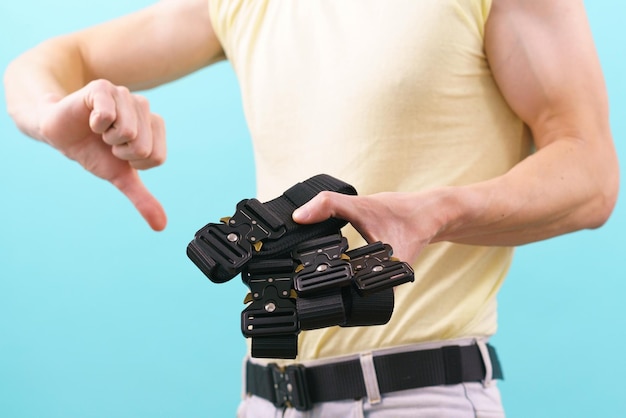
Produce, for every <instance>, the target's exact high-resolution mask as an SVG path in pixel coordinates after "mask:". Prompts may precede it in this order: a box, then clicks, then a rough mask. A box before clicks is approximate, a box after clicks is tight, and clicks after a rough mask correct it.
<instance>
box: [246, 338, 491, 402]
mask: <svg viewBox="0 0 626 418" xmlns="http://www.w3.org/2000/svg"><path fill="white" fill-rule="evenodd" d="M487 351H488V353H489V357H490V359H491V371H492V376H491V377H492V378H493V379H502V378H503V375H502V368H501V366H500V362H499V361H498V357H497V355H496V351H495V349H494V348H493V347H492V346H490V345H489V344H487ZM373 363H374V370H375V372H376V377H377V380H378V388H379V391H380V393H381V394H384V393H389V392H395V391H399V390H406V389H416V388H420V387H426V386H437V385H453V384H458V383H463V382H480V381H483V380H484V379H485V377H486V370H487V368H486V367H485V363H484V362H483V357H482V355H481V351H480V348H479V346H478V345H477V344H473V345H467V346H457V345H454V346H445V347H441V348H435V349H428V350H419V351H408V352H400V353H393V354H384V355H374V357H373ZM246 391H247V393H249V394H252V395H256V396H260V397H262V398H265V399H267V400H268V401H270V402H272V403H273V404H274V405H276V406H277V407H279V408H280V407H283V406H290V407H294V408H296V409H298V410H308V409H310V408H311V407H312V405H313V404H314V403H317V402H330V401H338V400H343V399H359V398H363V397H365V396H367V388H366V383H365V381H364V378H363V370H362V368H361V362H360V360H359V358H354V359H350V360H345V361H338V362H335V363H327V364H322V365H315V366H310V367H305V366H303V365H301V364H293V365H289V366H286V367H279V366H277V365H276V364H273V363H272V364H268V365H266V366H264V365H259V364H255V363H252V362H250V361H248V362H247V364H246Z"/></svg>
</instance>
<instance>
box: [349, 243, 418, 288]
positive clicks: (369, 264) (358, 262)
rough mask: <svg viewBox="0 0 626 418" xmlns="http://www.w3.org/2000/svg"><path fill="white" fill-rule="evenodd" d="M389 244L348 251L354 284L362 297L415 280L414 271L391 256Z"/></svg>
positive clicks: (375, 244)
mask: <svg viewBox="0 0 626 418" xmlns="http://www.w3.org/2000/svg"><path fill="white" fill-rule="evenodd" d="M392 253H393V250H392V248H391V246H390V245H389V244H383V243H382V242H374V243H372V244H369V245H366V246H363V247H361V248H357V249H355V250H351V251H348V252H347V253H346V255H347V256H348V257H350V264H351V265H352V270H353V271H354V284H355V286H356V290H357V292H358V293H359V294H360V295H363V296H365V295H368V294H371V293H374V292H379V291H381V290H383V289H388V288H391V287H394V286H398V285H400V284H403V283H406V282H412V281H413V280H414V279H415V275H414V273H413V269H412V268H411V266H410V265H409V264H407V263H404V262H402V261H400V260H398V259H396V258H393V257H392V256H391V255H392Z"/></svg>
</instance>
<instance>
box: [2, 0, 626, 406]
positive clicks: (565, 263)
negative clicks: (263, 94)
mask: <svg viewBox="0 0 626 418" xmlns="http://www.w3.org/2000/svg"><path fill="white" fill-rule="evenodd" d="M148 3H149V2H148V1H147V0H132V1H131V0H128V1H123V2H122V1H113V2H110V1H104V0H92V1H89V2H86V1H76V0H59V1H56V2H39V1H35V0H22V1H12V2H10V3H8V2H3V3H2V4H1V5H0V33H1V34H2V36H1V37H0V68H2V69H4V68H5V67H6V65H7V63H8V62H9V61H10V60H11V59H12V58H13V57H15V56H16V55H17V54H18V53H20V52H21V51H23V50H25V49H26V48H29V47H31V46H33V45H34V44H36V43H37V42H39V41H41V40H43V39H45V38H46V37H49V36H52V35H55V34H59V33H63V32H67V31H71V30H75V29H79V28H81V27H84V26H87V25H90V24H93V23H96V22H98V21H101V20H105V19H108V18H111V17H114V16H118V15H120V14H123V13H126V12H129V11H131V10H134V9H137V8H139V7H142V6H144V5H147V4H148ZM587 7H588V12H589V15H590V19H591V23H592V27H593V31H594V35H595V37H596V42H597V44H598V48H599V52H600V56H601V60H602V63H603V66H604V69H605V73H606V77H607V83H608V87H609V93H610V99H611V105H612V123H613V132H614V136H615V139H616V142H617V144H618V149H619V152H620V154H621V156H622V159H624V156H625V155H626V146H625V145H624V137H625V136H626V125H625V122H624V119H625V118H624V113H625V111H626V88H625V82H624V80H623V77H624V74H626V65H625V63H624V58H625V57H626V54H625V47H624V44H625V43H626V42H625V41H626V35H625V34H624V31H623V29H622V28H623V16H624V15H625V13H626V7H625V6H624V3H623V2H619V3H618V2H588V6H587ZM3 92H4V91H2V93H3ZM147 96H148V97H149V99H150V100H151V102H152V108H153V109H154V111H156V112H158V113H160V114H161V115H163V116H164V117H165V119H166V122H167V128H168V138H169V157H168V162H167V163H166V164H165V165H164V166H163V167H161V168H159V169H156V170H152V171H149V172H145V173H144V174H143V178H144V181H145V182H146V183H147V184H148V186H149V187H150V188H151V189H152V191H153V192H154V193H155V195H156V196H157V197H158V198H160V199H161V201H162V202H163V204H164V206H165V208H166V210H167V212H168V215H169V219H170V222H169V226H168V228H167V229H166V231H165V232H162V233H154V232H152V231H151V230H150V229H149V228H148V227H147V226H146V225H145V224H144V222H143V220H142V219H141V218H140V217H139V215H138V214H136V213H135V212H134V209H133V208H132V207H131V205H130V203H128V202H127V201H126V200H125V198H124V197H123V196H121V195H120V194H119V193H118V192H117V191H116V190H114V189H113V188H112V187H111V186H110V185H108V184H107V183H105V182H103V181H100V180H98V179H95V178H92V177H91V176H89V175H86V174H85V173H84V172H83V171H82V169H81V168H80V167H78V166H77V165H76V164H74V163H70V162H68V161H67V160H65V159H64V158H63V157H61V156H60V155H58V154H57V153H56V152H55V151H53V150H51V149H49V148H48V147H46V146H44V145H42V144H39V143H36V142H34V141H31V140H29V139H27V138H26V137H25V136H24V135H22V134H21V133H20V132H19V131H18V130H17V129H16V128H15V127H14V126H13V124H12V122H11V120H10V119H9V117H8V116H7V115H6V107H5V105H4V102H2V104H1V105H0V106H1V109H0V192H1V194H0V417H6V418H26V417H47V418H53V417H54V418H56V417H64V418H74V417H77V418H78V417H81V418H82V417H93V418H105V417H107V418H108V417H117V418H125V417H155V418H156V417H201V416H202V417H207V416H208V417H226V416H233V415H234V413H233V411H234V409H235V407H236V404H237V402H238V399H239V391H240V389H239V383H240V377H239V370H240V365H241V357H242V356H243V354H244V340H243V337H242V336H241V334H240V332H239V314H240V312H241V310H242V309H243V304H242V303H241V300H242V293H243V292H245V287H244V286H243V285H242V284H241V283H240V281H239V280H233V281H231V282H229V283H227V284H224V285H215V284H212V283H210V282H209V281H208V280H206V279H205V278H204V276H202V274H201V273H200V272H199V271H198V270H197V269H196V268H195V267H194V266H193V265H192V263H191V262H189V261H188V259H187V258H186V256H185V248H186V245H187V243H188V241H189V240H190V239H191V238H192V237H193V233H194V232H195V231H196V230H197V229H198V228H199V227H200V226H202V225H204V224H205V223H206V222H209V221H215V220H216V219H218V218H220V217H221V216H225V215H229V214H231V213H232V211H233V208H234V204H235V203H236V202H237V201H238V200H239V199H241V198H245V197H251V196H253V195H254V178H253V161H252V155H251V149H250V141H249V136H248V132H247V129H246V125H245V122H244V119H243V116H242V112H241V108H240V107H241V104H240V101H239V95H238V89H237V84H236V80H235V78H234V76H233V73H232V71H231V69H230V67H229V66H228V65H227V64H219V65H217V66H214V67H212V68H209V69H206V70H203V71H201V72H199V73H197V74H195V75H193V76H190V77H187V78H185V79H183V80H181V81H178V82H176V83H173V84H171V85H169V86H166V87H162V88H159V89H156V90H154V91H151V92H148V93H147ZM625 232H626V210H625V208H624V204H623V202H620V203H619V204H618V207H617V209H616V211H615V213H614V216H613V218H612V219H611V220H610V222H609V223H608V224H607V225H606V226H605V227H604V228H602V229H601V230H598V231H592V232H582V233H577V234H573V235H569V236H565V237H561V238H558V239H553V240H550V241H547V242H544V243H539V244H533V245H529V246H526V247H522V248H520V249H519V250H518V254H517V259H516V262H515V263H514V266H513V269H512V271H511V274H510V276H509V279H508V280H507V282H506V284H505V286H504V289H503V291H502V293H501V295H500V298H499V301H500V331H499V334H498V335H497V336H496V338H495V343H496V345H497V346H498V348H499V350H500V352H501V357H502V359H503V361H504V366H505V372H506V377H507V380H506V381H505V382H504V383H503V384H502V385H501V388H502V393H503V397H504V401H505V405H506V407H507V409H508V413H509V417H513V418H515V417H520V418H524V417H533V418H538V417H546V418H547V417H550V418H553V417H570V418H575V417H580V418H583V417H584V418H587V417H604V418H607V417H616V418H617V417H624V416H626V396H624V394H623V392H624V389H625V387H626V385H625V384H624V381H623V378H624V376H626V357H625V356H624V354H623V353H624V351H625V348H624V345H625V344H626V338H625V331H624V330H625V329H626V320H625V317H626V315H625V310H624V300H626V281H625V280H624V279H625V278H626V273H625V267H626V262H625V258H626V252H625V249H626V245H625V244H626V243H625V239H624V233H625Z"/></svg>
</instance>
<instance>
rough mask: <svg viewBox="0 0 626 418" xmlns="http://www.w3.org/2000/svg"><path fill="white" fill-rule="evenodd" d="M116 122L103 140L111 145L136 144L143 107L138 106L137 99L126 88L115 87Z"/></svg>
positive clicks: (104, 134)
mask: <svg viewBox="0 0 626 418" xmlns="http://www.w3.org/2000/svg"><path fill="white" fill-rule="evenodd" d="M113 97H114V100H115V106H116V107H115V113H116V117H115V121H113V123H112V124H111V125H110V126H109V128H108V129H107V130H106V131H104V132H103V133H102V140H103V141H104V142H105V143H106V144H109V145H113V146H115V145H122V144H126V143H128V144H130V143H132V142H134V141H135V140H136V139H137V137H138V133H139V130H140V126H139V125H140V120H139V119H140V117H141V115H140V114H138V112H142V111H143V109H142V107H141V106H138V105H137V101H138V99H137V97H135V96H133V95H132V94H131V93H130V91H129V90H128V89H127V88H126V87H115V92H114V96H113Z"/></svg>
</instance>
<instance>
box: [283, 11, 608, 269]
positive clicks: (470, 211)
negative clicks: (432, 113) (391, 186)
mask: <svg viewBox="0 0 626 418" xmlns="http://www.w3.org/2000/svg"><path fill="white" fill-rule="evenodd" d="M485 47H486V52H487V55H488V60H489V63H490V66H491V69H492V71H493V74H494V77H495V79H496V82H497V83H498V85H499V87H500V89H501V91H502V93H503V95H504V97H505V98H506V100H507V101H508V103H509V104H510V106H511V107H512V109H513V110H514V111H515V112H516V113H517V114H518V115H519V116H520V118H521V119H522V120H523V121H524V122H525V123H526V124H527V125H528V127H529V129H530V130H531V132H532V135H533V138H534V141H535V144H536V148H537V152H536V153H535V154H533V155H532V156H530V157H528V158H526V159H525V160H524V161H522V162H520V163H519V164H518V165H516V166H515V167H513V168H512V169H511V170H510V171H509V172H508V173H506V174H505V175H503V176H500V177H497V178H494V179H491V180H488V181H485V182H481V183H477V184H473V185H469V186H463V187H449V188H442V189H435V190H430V191H424V192H419V193H410V194H398V193H384V194H380V195H372V196H363V197H348V196H340V195H331V194H327V193H325V194H322V195H320V196H319V197H318V198H317V199H314V200H313V201H311V202H310V204H309V205H307V206H306V207H304V208H303V210H302V211H301V212H298V213H295V214H294V218H295V219H296V220H297V221H300V222H315V221H317V220H320V219H323V218H325V217H327V216H338V217H343V218H344V219H347V220H349V221H350V222H351V223H352V224H353V225H354V226H355V227H356V228H357V229H358V230H359V231H360V232H361V233H362V234H363V235H364V237H365V238H366V239H367V240H369V241H372V240H382V241H385V242H388V243H390V244H391V245H392V246H393V247H394V248H395V249H397V250H396V255H397V256H398V257H400V258H403V259H405V260H407V261H414V260H415V258H416V257H417V255H418V254H419V252H420V251H421V249H422V248H423V247H424V246H425V245H427V244H428V243H431V242H439V241H453V242H458V243H466V244H478V245H520V244H525V243H528V242H533V241H537V240H541V239H546V238H550V237H553V236H556V235H560V234H565V233H568V232H572V231H575V230H579V229H583V228H595V227H599V226H600V225H602V224H603V223H604V222H605V221H606V220H607V219H608V217H609V215H610V213H611V211H612V209H613V207H614V205H615V201H616V198H617V191H618V182H619V173H618V164H617V157H616V153H615V150H614V147H613V143H612V138H611V132H610V128H609V120H608V104H607V97H606V91H605V86H604V80H603V76H602V73H601V69H600V65H599V62H598V57H597V55H596V51H595V47H594V45H593V40H592V36H591V32H590V29H589V25H588V23H587V19H586V15H585V11H584V6H583V4H582V1H579V0H554V1H549V2H546V1H543V0H494V4H493V7H492V11H491V14H490V17H489V20H488V23H487V28H486V45H485Z"/></svg>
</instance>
